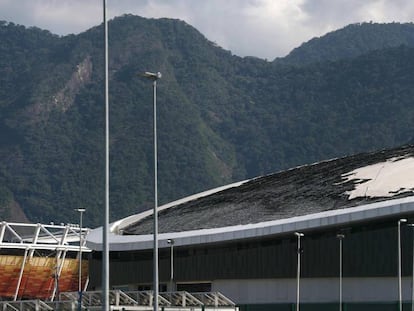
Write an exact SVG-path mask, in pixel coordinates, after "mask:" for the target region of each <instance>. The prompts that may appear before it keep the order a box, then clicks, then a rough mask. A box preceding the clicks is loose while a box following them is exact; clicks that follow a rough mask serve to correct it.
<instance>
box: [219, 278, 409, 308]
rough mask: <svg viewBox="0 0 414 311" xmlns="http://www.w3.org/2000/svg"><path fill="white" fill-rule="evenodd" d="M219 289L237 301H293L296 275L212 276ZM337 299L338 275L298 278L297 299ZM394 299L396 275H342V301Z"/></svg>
mask: <svg viewBox="0 0 414 311" xmlns="http://www.w3.org/2000/svg"><path fill="white" fill-rule="evenodd" d="M411 290H412V287H411V278H408V277H405V278H403V279H402V294H403V300H405V301H411ZM212 291H219V292H221V293H223V294H224V295H225V296H227V297H228V298H230V299H232V300H233V301H234V302H236V303H237V304H266V303H295V302H296V279H255V280H216V281H213V282H212ZM337 301H339V282H338V278H312V279H306V278H302V279H301V280H300V302H304V303H314V302H337ZM392 301H398V279H397V278H396V277H395V278H385V277H384V278H344V280H343V302H392Z"/></svg>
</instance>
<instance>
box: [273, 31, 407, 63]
mask: <svg viewBox="0 0 414 311" xmlns="http://www.w3.org/2000/svg"><path fill="white" fill-rule="evenodd" d="M400 45H406V46H410V47H414V24H411V23H410V24H399V23H390V24H376V23H358V24H351V25H348V26H346V27H344V28H342V29H340V30H336V31H333V32H330V33H328V34H326V35H324V36H323V37H321V38H313V39H312V40H310V41H308V42H305V43H303V44H302V45H301V46H300V47H298V48H296V49H293V51H292V52H290V53H289V54H288V55H287V56H286V57H284V58H277V59H276V60H275V62H282V63H284V64H297V65H304V64H310V63H314V62H326V61H329V60H331V61H336V60H339V59H343V58H352V57H357V56H360V55H362V54H365V53H367V52H370V51H374V50H381V49H386V48H393V47H398V46H400Z"/></svg>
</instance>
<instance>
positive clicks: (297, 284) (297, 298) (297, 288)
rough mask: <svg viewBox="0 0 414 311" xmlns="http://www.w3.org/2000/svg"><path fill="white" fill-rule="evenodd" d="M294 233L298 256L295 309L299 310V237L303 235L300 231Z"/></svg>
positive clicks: (300, 250)
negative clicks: (296, 240) (296, 239)
mask: <svg viewBox="0 0 414 311" xmlns="http://www.w3.org/2000/svg"><path fill="white" fill-rule="evenodd" d="M295 235H296V236H297V238H298V248H297V257H298V266H297V270H296V272H297V274H296V311H299V297H300V295H299V293H300V255H301V252H302V249H301V247H300V238H301V237H303V236H305V235H304V234H303V233H302V232H295Z"/></svg>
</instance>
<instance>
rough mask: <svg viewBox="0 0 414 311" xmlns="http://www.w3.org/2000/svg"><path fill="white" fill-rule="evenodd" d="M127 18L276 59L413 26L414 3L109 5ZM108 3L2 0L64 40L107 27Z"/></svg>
mask: <svg viewBox="0 0 414 311" xmlns="http://www.w3.org/2000/svg"><path fill="white" fill-rule="evenodd" d="M107 1H108V2H107V3H108V14H109V17H110V18H112V17H114V16H119V15H122V14H125V13H131V14H135V15H140V16H143V17H155V18H159V17H170V18H178V19H181V20H184V21H186V22H187V23H189V24H190V25H192V26H194V27H195V28H197V29H198V30H199V31H200V32H201V33H202V34H203V35H204V36H206V37H207V38H208V39H209V40H210V41H214V42H216V43H217V44H218V45H220V46H221V47H223V48H225V49H227V50H231V51H232V52H233V53H234V54H236V55H239V56H256V57H260V58H267V59H269V60H273V59H274V58H275V57H280V56H285V55H286V54H287V53H289V52H290V51H291V50H292V49H293V48H295V47H297V46H299V45H300V44H301V43H302V42H305V41H308V40H309V39H311V38H313V37H318V36H321V35H323V34H325V33H327V32H329V31H332V30H335V29H339V28H342V27H343V26H345V25H348V24H350V23H356V22H364V21H368V22H369V21H373V22H393V21H395V22H412V21H414V1H412V0H107ZM102 3H103V1H102V0H0V20H6V21H9V22H14V23H16V24H22V25H25V26H37V27H40V28H43V29H47V30H50V31H51V32H53V33H56V34H59V35H66V34H69V33H80V32H83V31H85V30H87V29H88V28H90V27H92V26H96V25H98V24H100V23H101V22H102Z"/></svg>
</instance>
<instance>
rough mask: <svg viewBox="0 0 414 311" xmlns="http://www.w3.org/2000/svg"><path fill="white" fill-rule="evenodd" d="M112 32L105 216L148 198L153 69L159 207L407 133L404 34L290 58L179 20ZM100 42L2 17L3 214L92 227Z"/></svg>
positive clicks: (119, 24)
mask: <svg viewBox="0 0 414 311" xmlns="http://www.w3.org/2000/svg"><path fill="white" fill-rule="evenodd" d="M381 26H383V27H386V28H389V27H391V28H392V27H395V28H401V25H400V24H390V25H378V29H379V30H381V29H382V28H381ZM109 29H110V32H109V49H110V134H111V136H110V165H111V172H110V175H111V182H110V185H111V213H112V215H111V219H112V220H114V219H117V218H120V217H124V216H127V215H130V214H131V213H135V212H137V211H140V210H143V209H147V208H150V207H152V204H153V203H152V202H153V193H152V189H153V171H152V167H153V147H152V141H153V140H152V139H153V137H152V88H151V83H150V82H149V81H146V80H145V79H143V78H142V77H140V75H139V74H140V73H142V72H144V71H160V72H162V74H163V78H162V79H161V80H160V81H159V83H158V134H159V146H158V151H159V157H158V158H159V198H160V203H165V202H168V201H171V200H174V199H177V198H180V197H183V196H186V195H189V194H192V193H196V192H199V191H202V190H205V189H209V188H212V187H216V186H219V185H223V184H226V183H229V182H231V181H236V180H241V179H245V178H250V177H254V176H258V175H262V174H266V173H270V172H275V171H278V170H281V169H286V168H289V167H292V166H295V165H300V164H305V163H309V162H314V161H320V160H324V159H327V158H332V157H336V156H343V155H346V154H351V153H356V152H360V151H370V150H375V149H380V148H385V147H392V146H397V145H400V144H403V143H406V142H408V141H409V140H410V139H412V137H413V131H412V124H413V120H414V105H413V98H414V96H413V95H414V94H413V92H414V91H413V88H412V85H413V82H414V81H413V80H414V78H413V77H414V76H413V74H412V72H413V70H414V68H413V67H414V49H412V48H410V46H409V44H405V43H406V42H403V40H402V39H401V42H399V44H397V43H396V44H395V47H389V46H386V47H385V48H382V47H378V46H375V44H372V45H371V46H369V47H368V48H366V49H365V50H364V53H362V52H361V53H358V55H356V56H353V57H346V58H343V57H342V56H341V55H338V60H337V61H336V62H334V61H332V60H329V61H328V60H327V61H318V62H317V63H314V64H309V65H304V64H302V65H300V66H298V64H297V63H296V64H295V65H294V66H291V65H288V64H285V63H282V62H278V61H276V62H266V61H264V60H260V59H256V58H251V57H247V58H240V57H237V56H234V55H232V54H231V52H229V51H226V50H223V49H222V48H220V47H217V46H216V45H215V44H213V43H212V42H210V41H208V40H207V39H206V38H205V37H204V36H203V35H201V34H200V33H199V32H198V31H197V30H196V29H194V28H193V27H191V26H189V25H188V24H186V23H184V22H182V21H178V20H171V19H145V18H140V17H136V16H131V15H127V16H123V17H119V18H116V19H114V20H112V21H111V22H110V24H109ZM354 30H355V32H359V31H360V28H359V27H354ZM396 31H397V30H396ZM388 32H390V31H388ZM334 34H335V33H331V34H329V36H334ZM412 34H414V30H413V31H412ZM102 37H103V33H102V27H95V28H92V29H90V30H89V31H87V32H84V33H82V34H80V35H70V36H65V37H58V36H55V35H53V34H50V33H49V32H47V31H44V30H40V29H36V28H25V27H23V26H18V25H14V24H11V23H6V22H3V23H2V24H1V26H0V81H1V84H0V85H1V86H0V130H1V131H0V133H1V136H0V154H1V156H2V159H3V160H2V161H1V162H0V215H2V218H3V219H9V218H10V217H11V216H10V215H11V213H10V207H11V206H13V208H14V209H15V208H17V207H20V208H21V209H22V210H23V211H24V213H25V214H26V215H27V217H28V218H29V219H30V220H31V221H34V222H37V221H40V222H49V221H55V222H75V221H76V220H77V217H78V215H77V213H76V212H74V209H75V208H78V207H85V208H87V214H86V215H85V222H86V224H87V225H89V226H96V225H99V224H100V223H101V220H102V211H103V208H104V193H103V191H104V183H105V180H104V173H105V172H104V169H105V166H104V98H103V50H102V47H103V42H102ZM366 41H369V40H366ZM333 42H336V43H335V44H338V45H340V44H342V43H340V42H341V40H339V39H338V40H337V41H333ZM367 45H369V42H367ZM16 206H17V207H16Z"/></svg>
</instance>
